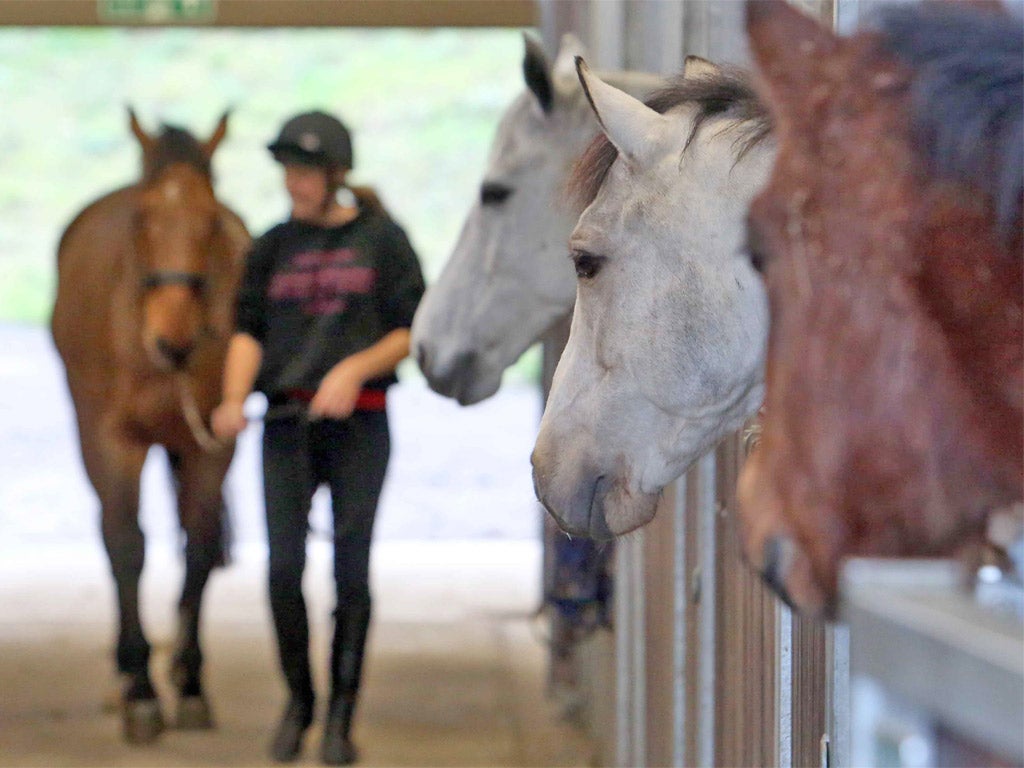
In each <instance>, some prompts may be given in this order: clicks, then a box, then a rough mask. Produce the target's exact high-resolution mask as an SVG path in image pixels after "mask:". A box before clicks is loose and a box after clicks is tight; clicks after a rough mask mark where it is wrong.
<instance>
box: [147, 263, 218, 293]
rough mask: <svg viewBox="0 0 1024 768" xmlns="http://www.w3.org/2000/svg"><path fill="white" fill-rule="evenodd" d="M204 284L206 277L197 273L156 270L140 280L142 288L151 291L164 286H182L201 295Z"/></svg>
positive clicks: (204, 288) (204, 287)
mask: <svg viewBox="0 0 1024 768" xmlns="http://www.w3.org/2000/svg"><path fill="white" fill-rule="evenodd" d="M206 282H207V280H206V275H201V274H199V273H197V272H181V271H178V270H174V269H158V270H154V271H153V272H150V273H148V274H147V275H146V276H145V277H143V278H142V288H143V290H146V291H151V290H153V289H154V288H160V287H161V286H164V285H184V286H187V287H189V288H191V289H192V290H193V291H195V292H196V293H200V294H201V293H205V292H206Z"/></svg>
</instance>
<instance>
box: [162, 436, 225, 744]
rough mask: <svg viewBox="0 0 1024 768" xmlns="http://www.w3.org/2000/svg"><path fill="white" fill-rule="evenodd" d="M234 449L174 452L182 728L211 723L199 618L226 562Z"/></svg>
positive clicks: (176, 665) (175, 669)
mask: <svg viewBox="0 0 1024 768" xmlns="http://www.w3.org/2000/svg"><path fill="white" fill-rule="evenodd" d="M230 460H231V457H230V453H226V455H223V454H199V453H195V454H190V455H185V456H180V457H173V456H172V467H174V468H175V474H176V477H177V480H178V506H179V514H180V516H181V525H182V527H183V528H184V530H185V536H186V543H185V582H184V584H183V585H182V590H181V600H180V601H179V603H178V634H177V640H176V642H175V648H174V661H173V665H172V667H171V676H172V680H173V682H174V684H175V686H176V687H177V688H178V692H179V694H180V697H179V701H178V713H177V720H176V724H177V726H178V727H179V728H190V729H194V728H210V727H212V726H213V721H212V717H211V714H210V709H209V706H208V704H207V702H206V698H205V696H204V695H203V688H202V679H201V672H202V664H203V654H202V650H201V647H200V643H199V619H200V610H201V606H202V599H203V592H204V589H205V587H206V582H207V581H208V580H209V577H210V572H211V571H212V570H213V568H214V567H215V566H217V565H219V564H222V563H223V562H224V561H225V552H226V547H227V543H228V542H227V541H226V532H225V526H224V515H225V512H224V500H223V496H222V493H221V485H222V483H223V479H224V474H225V473H226V471H227V466H228V464H229V463H230Z"/></svg>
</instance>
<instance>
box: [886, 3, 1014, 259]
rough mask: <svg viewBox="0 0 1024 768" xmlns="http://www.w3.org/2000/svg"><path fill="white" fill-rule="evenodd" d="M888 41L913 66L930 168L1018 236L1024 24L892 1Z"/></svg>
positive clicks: (917, 122) (915, 104)
mask: <svg viewBox="0 0 1024 768" xmlns="http://www.w3.org/2000/svg"><path fill="white" fill-rule="evenodd" d="M875 25H876V28H877V29H878V31H880V32H881V33H882V36H883V38H882V39H883V44H884V45H885V46H886V48H887V49H888V50H889V52H890V53H892V54H893V55H895V57H896V58H897V59H899V60H900V61H901V62H902V63H903V64H905V65H906V66H908V67H909V68H910V69H911V70H913V72H914V78H913V82H912V86H911V108H912V111H913V119H914V128H915V130H916V133H917V135H918V138H919V140H920V147H921V149H922V152H923V155H924V159H925V162H926V164H927V167H928V171H929V172H930V173H931V174H932V175H935V176H940V177H947V178H949V179H951V180H953V181H957V182H961V183H966V184H969V185H971V186H972V187H974V188H975V189H977V190H979V191H980V192H982V193H983V194H985V195H986V196H987V197H988V198H989V199H990V200H991V201H992V204H993V206H994V208H995V213H996V219H997V221H998V225H999V229H1000V232H1001V233H1002V235H1003V236H1004V237H1006V238H1007V239H1012V238H1013V237H1014V236H1015V235H1016V236H1017V237H1019V233H1020V226H1021V200H1022V186H1024V185H1022V182H1024V125H1022V120H1024V93H1022V88H1021V82H1022V70H1024V24H1022V22H1021V20H1020V19H1019V18H1017V17H1015V16H1012V15H1004V14H1000V13H995V12H981V13H979V12H978V11H977V10H976V9H973V8H970V7H964V6H958V5H951V4H945V3H936V4H928V3H926V4H921V5H912V6H898V5H897V6H889V7H886V8H884V9H882V10H881V11H880V12H879V14H878V17H877V20H876V23H875Z"/></svg>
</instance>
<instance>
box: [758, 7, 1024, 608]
mask: <svg viewBox="0 0 1024 768" xmlns="http://www.w3.org/2000/svg"><path fill="white" fill-rule="evenodd" d="M747 30H748V34H749V37H750V43H751V48H752V51H753V54H754V57H755V59H756V62H757V64H758V67H759V74H760V78H761V85H762V88H761V90H762V95H763V98H764V99H765V101H766V102H767V103H768V105H769V108H770V111H771V113H772V119H773V122H774V125H775V129H776V133H777V137H778V143H779V152H778V156H777V159H776V163H775V167H774V169H773V172H772V175H771V178H770V181H769V183H768V185H767V187H766V188H765V189H764V190H763V191H762V192H761V194H760V195H759V196H758V197H757V198H756V199H755V200H754V202H753V204H752V207H751V210H750V214H749V219H748V246H749V251H750V255H751V258H752V261H753V263H754V265H755V267H757V268H758V269H760V270H761V271H762V273H763V276H764V280H765V284H766V286H767V290H768V297H769V306H770V314H771V320H770V328H769V340H768V351H767V359H766V365H767V368H766V379H765V386H766V394H765V411H764V419H763V433H762V437H761V441H760V445H759V446H758V448H757V450H756V451H755V453H754V455H753V456H752V457H751V458H750V460H748V462H747V465H746V467H745V469H744V471H743V474H742V476H741V479H740V504H741V512H742V515H743V518H744V527H745V532H746V533H745V537H746V541H745V550H746V553H747V556H748V557H749V558H750V560H751V561H752V562H753V564H754V565H755V566H756V567H758V568H759V569H761V571H762V573H763V574H764V575H765V577H766V579H767V580H768V581H769V583H771V584H772V585H773V586H775V587H776V589H777V590H779V591H780V592H781V593H782V594H783V595H784V596H786V597H788V598H789V599H790V600H791V601H792V603H793V604H794V605H796V606H797V607H799V608H801V609H804V610H807V611H810V612H814V611H824V612H825V613H831V612H832V610H833V609H834V608H835V598H836V590H837V574H838V569H839V566H840V564H841V561H842V559H843V558H844V557H846V556H849V555H861V554H863V555H872V556H896V557H906V556H948V555H952V554H954V553H956V552H957V551H958V550H959V549H960V548H961V547H963V546H964V545H965V544H969V543H971V542H972V541H975V540H980V539H982V538H983V536H984V533H985V528H986V522H987V518H988V516H989V514H990V512H991V511H993V510H995V509H997V508H1001V507H1005V506H1008V505H1012V504H1014V503H1015V502H1018V501H1019V500H1020V499H1021V497H1022V482H1024V478H1022V458H1024V457H1022V445H1024V432H1022V429H1024V410H1022V402H1024V367H1022V354H1024V341H1022V317H1024V315H1022V310H1024V307H1022V300H1024V284H1022V259H1021V166H1022V161H1021V156H1022V146H1021V144H1022V128H1021V116H1022V105H1021V94H1022V76H1021V70H1022V60H1024V55H1022V49H1024V45H1022V42H1024V31H1022V27H1021V24H1020V21H1019V20H1018V19H1016V18H1013V17H1009V16H1006V17H1000V16H999V15H996V14H993V13H992V12H991V11H990V10H984V9H980V8H972V7H971V6H970V5H967V4H965V5H962V6H961V5H953V4H942V3H936V4H934V5H931V4H927V5H923V6H893V7H890V8H888V9H886V11H885V12H884V13H883V14H881V15H880V17H879V22H878V24H877V26H876V27H875V28H872V29H870V30H865V31H862V32H859V33H858V34H856V35H855V36H853V37H850V38H840V37H837V36H836V35H834V34H833V33H832V32H831V31H830V30H827V29H825V28H823V27H821V26H820V25H818V24H817V23H816V22H814V21H812V20H811V19H810V18H808V17H806V16H804V15H802V14H801V13H799V12H798V11H796V10H794V9H793V8H791V7H789V6H788V5H787V4H786V3H785V2H783V1H782V0H778V1H776V0H770V1H767V2H748V4H747Z"/></svg>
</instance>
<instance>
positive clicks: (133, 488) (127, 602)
mask: <svg viewBox="0 0 1024 768" xmlns="http://www.w3.org/2000/svg"><path fill="white" fill-rule="evenodd" d="M81 434H82V449H83V457H84V458H85V465H86V470H87V472H88V474H89V477H90V479H91V480H92V483H93V486H94V487H95V488H96V492H97V495H98V496H99V498H100V504H101V506H102V513H101V515H102V519H101V526H102V532H103V544H104V547H105V548H106V551H107V557H108V558H109V560H110V569H111V572H112V574H113V576H114V582H115V584H116V586H117V605H118V613H119V617H120V630H119V632H118V638H117V668H118V670H119V672H120V673H121V674H122V675H123V676H124V677H125V678H126V683H125V687H124V690H123V692H122V705H123V716H124V723H123V725H124V737H125V739H126V740H127V741H130V742H133V743H146V742H151V741H153V740H154V739H155V738H156V737H157V736H158V735H159V733H160V731H161V730H163V718H162V716H161V714H160V707H159V703H158V701H157V696H156V691H155V690H154V689H153V684H152V681H151V680H150V677H149V653H150V647H149V643H148V642H147V640H146V637H145V634H144V633H143V631H142V621H141V618H140V615H139V579H140V577H141V576H142V567H143V564H144V561H145V551H146V550H145V542H144V540H143V536H142V530H141V529H140V528H139V477H140V475H141V473H142V465H143V463H144V462H145V459H146V447H145V446H143V445H139V444H137V443H133V442H130V441H127V440H124V439H119V438H117V437H114V436H112V435H111V433H110V432H109V431H104V430H102V429H83V430H82V432H81Z"/></svg>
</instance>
